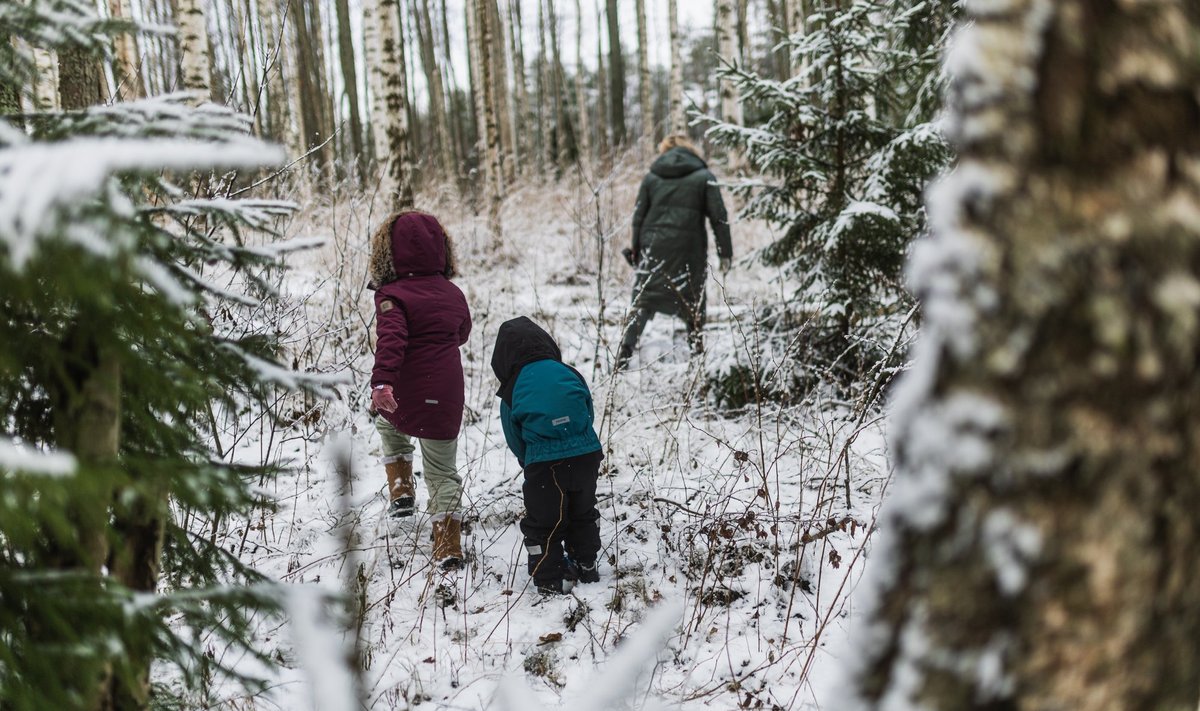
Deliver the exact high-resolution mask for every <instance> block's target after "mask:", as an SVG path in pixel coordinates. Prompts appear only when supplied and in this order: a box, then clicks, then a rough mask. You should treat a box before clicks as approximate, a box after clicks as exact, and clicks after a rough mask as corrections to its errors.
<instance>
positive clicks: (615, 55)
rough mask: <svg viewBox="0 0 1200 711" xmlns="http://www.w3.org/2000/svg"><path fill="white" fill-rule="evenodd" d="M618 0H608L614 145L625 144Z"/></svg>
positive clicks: (610, 98)
mask: <svg viewBox="0 0 1200 711" xmlns="http://www.w3.org/2000/svg"><path fill="white" fill-rule="evenodd" d="M617 5H618V3H617V0H607V13H606V19H607V22H606V23H605V24H606V25H607V26H608V57H609V62H608V63H609V67H608V68H609V72H608V81H609V84H610V87H609V95H608V101H609V112H610V117H609V127H610V128H612V140H613V145H614V146H622V145H624V144H625V139H626V132H625V56H624V55H623V54H622V53H621V20H620V17H619V16H618V11H617Z"/></svg>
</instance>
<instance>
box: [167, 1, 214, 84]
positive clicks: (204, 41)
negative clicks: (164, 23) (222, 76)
mask: <svg viewBox="0 0 1200 711" xmlns="http://www.w3.org/2000/svg"><path fill="white" fill-rule="evenodd" d="M207 4H208V3H207V0H177V5H176V7H177V8H178V12H179V14H178V17H177V18H176V21H177V22H178V24H179V56H180V70H181V72H182V76H181V77H180V80H181V82H182V84H183V88H184V90H186V91H192V92H196V93H197V94H199V95H200V96H201V97H202V100H203V101H211V100H212V71H211V68H210V66H209V61H208V26H207V25H206V24H205V17H204V14H205V9H206V5H207Z"/></svg>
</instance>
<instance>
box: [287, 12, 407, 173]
mask: <svg viewBox="0 0 1200 711" xmlns="http://www.w3.org/2000/svg"><path fill="white" fill-rule="evenodd" d="M393 1H394V0H393ZM291 4H292V15H293V27H294V28H295V30H296V61H295V65H294V66H295V69H296V76H297V79H298V80H299V84H300V96H299V99H300V121H301V126H302V132H301V135H302V136H303V141H304V149H305V151H306V152H310V153H311V158H312V161H313V165H314V167H315V168H316V170H315V172H316V176H317V182H318V184H324V183H325V181H327V180H328V179H329V178H330V174H329V164H330V154H331V151H332V148H331V146H330V145H329V143H328V141H329V137H330V135H331V134H332V128H331V127H332V121H331V119H330V117H329V111H330V109H329V98H328V96H329V92H328V91H327V90H326V85H325V52H324V48H323V46H322V45H323V44H324V43H323V42H322V37H323V36H324V32H323V31H322V27H321V15H320V9H319V6H318V5H317V3H315V2H310V1H308V0H293V1H292V3H291Z"/></svg>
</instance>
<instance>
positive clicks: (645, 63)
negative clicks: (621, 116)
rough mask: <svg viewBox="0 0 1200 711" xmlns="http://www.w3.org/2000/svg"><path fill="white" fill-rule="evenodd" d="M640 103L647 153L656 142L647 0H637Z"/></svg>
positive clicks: (640, 142) (643, 141)
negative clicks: (647, 35)
mask: <svg viewBox="0 0 1200 711" xmlns="http://www.w3.org/2000/svg"><path fill="white" fill-rule="evenodd" d="M635 8H636V10H637V34H638V103H640V104H641V105H642V106H641V109H642V135H641V139H640V140H639V141H638V145H639V146H640V147H641V148H642V149H643V154H646V153H647V152H648V151H647V149H648V148H649V147H650V146H652V145H653V144H654V104H653V103H652V102H651V100H650V53H649V49H648V48H647V47H646V0H637V4H636V6H635Z"/></svg>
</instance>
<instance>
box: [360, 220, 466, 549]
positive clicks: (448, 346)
mask: <svg viewBox="0 0 1200 711" xmlns="http://www.w3.org/2000/svg"><path fill="white" fill-rule="evenodd" d="M455 273H456V272H455V261H454V252H453V250H452V247H451V243H450V238H449V237H448V236H447V235H446V231H445V230H444V229H443V228H442V225H441V223H439V222H438V220H437V218H436V217H434V216H433V215H430V214H427V213H424V212H417V211H408V212H401V213H398V214H395V215H392V216H390V217H388V219H387V220H386V221H384V223H383V224H382V225H381V226H380V227H379V229H378V230H376V232H375V234H374V235H373V236H372V238H371V264H370V277H371V284H372V286H373V287H374V288H375V328H376V332H377V335H378V340H377V343H376V346H375V367H374V368H373V369H372V371H371V402H372V404H373V405H374V406H375V409H376V410H377V411H378V413H379V415H378V417H377V418H376V420H375V428H376V429H377V430H378V431H379V434H380V438H381V439H382V441H383V462H384V468H385V469H386V470H387V478H388V496H389V499H390V504H389V514H390V515H391V516H393V517H404V516H411V515H412V514H413V509H414V504H415V497H416V487H415V484H414V481H413V466H412V464H413V453H414V452H415V450H416V445H415V444H414V443H413V440H414V439H415V440H416V441H417V442H418V443H420V445H421V459H422V461H423V462H424V470H425V483H426V486H427V488H428V489H429V512H430V513H431V514H433V559H434V561H435V562H436V563H439V564H440V565H442V566H443V567H452V566H456V565H458V564H459V563H460V562H461V561H462V543H461V537H462V514H460V513H459V508H460V506H461V502H462V478H461V477H459V475H458V467H457V464H456V458H457V452H458V433H459V429H460V428H461V426H462V417H463V389H464V388H463V369H462V360H461V358H460V356H459V350H458V349H459V346H461V345H462V344H464V343H466V341H467V336H468V335H470V333H471V313H470V311H469V309H468V308H467V300H466V298H465V297H464V296H463V293H462V291H460V290H459V288H458V287H457V286H455V285H454V284H452V283H450V277H453V276H455Z"/></svg>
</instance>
